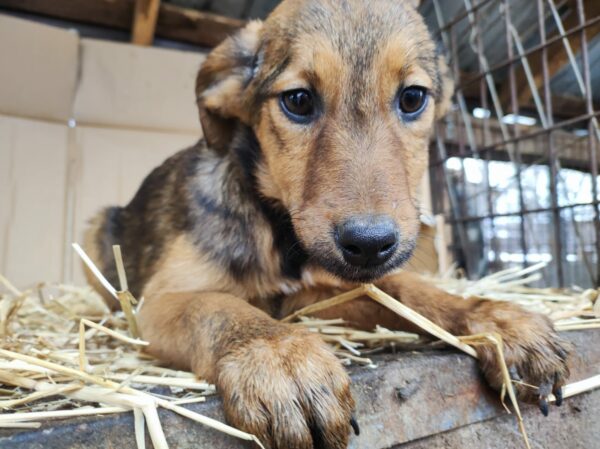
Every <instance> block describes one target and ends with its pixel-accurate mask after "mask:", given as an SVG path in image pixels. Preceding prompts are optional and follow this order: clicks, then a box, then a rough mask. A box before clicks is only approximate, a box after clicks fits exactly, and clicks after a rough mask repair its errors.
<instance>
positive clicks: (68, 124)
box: [0, 0, 600, 288]
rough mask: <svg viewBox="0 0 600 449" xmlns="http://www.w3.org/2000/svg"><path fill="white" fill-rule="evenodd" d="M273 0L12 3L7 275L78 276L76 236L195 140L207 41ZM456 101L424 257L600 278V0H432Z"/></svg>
mask: <svg viewBox="0 0 600 449" xmlns="http://www.w3.org/2000/svg"><path fill="white" fill-rule="evenodd" d="M399 1H400V0H399ZM277 3H278V1H275V0H163V1H159V0H137V1H134V0H53V1H47V0H0V58H1V60H2V67H1V68H0V273H4V274H5V275H7V276H8V277H9V278H10V279H12V280H13V282H14V283H16V284H17V285H20V286H23V285H27V284H31V283H35V282H39V281H57V280H58V281H64V282H82V277H81V272H80V268H79V264H78V263H76V262H75V261H74V258H73V254H72V250H71V248H70V243H71V242H73V241H80V240H81V233H82V230H83V228H84V226H85V222H86V220H87V219H88V218H89V217H90V216H91V215H92V214H93V213H94V212H95V211H96V210H98V209H99V208H100V207H102V206H106V205H109V204H125V203H126V202H127V201H128V200H129V199H130V198H131V196H132V195H133V193H134V192H135V190H136V188H137V186H138V185H139V183H140V182H141V180H142V179H143V177H144V176H145V175H146V174H147V173H148V172H149V171H150V169H151V168H152V167H154V166H155V165H157V164H158V163H160V161H161V160H163V159H164V158H166V157H167V156H169V155H171V154H173V153H174V152H176V151H177V150H178V149H181V148H184V147H185V146H188V145H190V144H192V143H193V142H194V141H195V140H197V139H198V138H199V137H200V135H201V131H200V127H199V123H198V119H197V112H196V109H195V104H194V93H193V86H194V77H195V73H196V71H197V69H198V67H199V66H200V64H201V62H202V60H203V58H204V55H205V54H206V52H208V51H210V49H211V48H212V47H214V46H215V45H217V44H218V43H219V42H221V41H222V40H223V39H224V38H225V37H226V36H228V35H230V34H231V33H234V32H235V31H236V30H237V29H239V28H240V27H241V26H243V25H244V23H245V22H246V21H247V20H249V19H253V18H263V17H265V16H266V15H267V14H268V13H269V12H270V11H271V10H272V8H274V7H275V6H276V4H277ZM419 9H420V11H421V13H422V14H423V16H424V17H425V20H426V22H427V24H428V26H429V28H430V30H431V33H432V35H433V36H434V37H435V39H436V41H437V42H438V43H439V47H440V50H441V51H443V52H445V53H446V54H447V56H448V59H449V63H450V67H451V70H452V73H453V75H454V78H455V80H456V84H457V91H456V96H455V102H454V107H453V110H452V111H451V113H450V114H449V115H448V116H447V117H446V119H445V120H443V121H442V123H440V124H439V125H438V126H437V128H436V133H435V139H433V140H432V143H431V146H430V163H431V166H430V173H429V175H430V176H429V177H428V180H427V181H426V182H427V183H428V184H427V185H426V186H425V187H424V191H425V196H426V198H425V201H424V211H423V212H424V214H423V221H424V222H425V226H424V229H425V231H426V233H427V235H428V236H430V237H431V238H430V241H431V245H432V250H431V251H426V252H424V253H420V254H417V257H416V258H415V262H414V263H415V264H416V265H418V266H419V267H420V268H422V269H429V270H440V271H442V272H443V271H446V270H449V269H451V267H452V266H457V267H458V268H459V269H461V270H462V271H463V272H464V273H465V274H466V275H467V276H469V277H470V278H480V277H482V276H485V275H487V274H490V273H494V272H497V271H499V270H502V269H506V268H510V267H518V268H527V267H532V266H535V265H537V264H541V263H543V264H545V268H544V270H543V271H542V273H543V277H542V279H541V280H540V281H538V285H540V286H553V287H563V286H569V287H572V286H579V287H582V288H587V287H592V286H598V284H599V282H600V264H599V262H598V256H599V254H600V210H599V201H600V194H599V192H598V189H599V185H598V181H599V180H598V164H599V156H598V150H599V148H600V131H599V129H598V118H599V115H600V1H598V0H422V1H421V2H420V6H419Z"/></svg>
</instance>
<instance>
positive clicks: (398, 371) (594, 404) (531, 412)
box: [0, 331, 600, 449]
mask: <svg viewBox="0 0 600 449" xmlns="http://www.w3.org/2000/svg"><path fill="white" fill-rule="evenodd" d="M565 335H566V337H567V338H569V339H570V340H571V341H573V343H574V344H575V346H576V348H577V354H578V356H577V357H576V360H575V363H574V367H573V376H572V380H573V381H575V380H580V379H583V378H586V377H589V376H591V375H594V374H597V373H600V331H582V332H570V333H567V334H565ZM376 361H377V364H378V368H377V369H368V368H353V369H352V370H351V371H352V377H353V380H354V382H353V391H354V396H355V398H356V402H357V410H356V416H357V420H358V422H359V423H360V426H361V431H362V432H361V435H360V436H359V437H353V439H352V442H351V445H350V448H351V449H367V448H368V449H387V448H392V447H394V448H403V447H406V448H410V449H424V448H438V447H444V448H445V449H459V448H460V449H470V448H473V449H475V448H486V449H487V448H490V449H495V448H505V447H515V448H516V447H521V444H522V442H521V440H520V435H519V433H518V429H517V425H516V421H515V419H514V416H512V415H510V416H508V415H506V412H505V411H504V409H503V408H502V406H501V405H500V404H499V400H498V395H497V394H496V393H495V392H492V391H490V390H489V389H488V387H487V386H485V384H484V383H483V382H482V379H481V378H480V374H479V371H478V369H477V365H476V362H475V361H474V360H472V359H471V358H469V357H468V356H465V355H463V354H457V353H455V352H452V351H426V352H421V353H399V354H395V355H393V354H388V355H384V356H379V357H377V358H376ZM599 399H600V392H599V391H595V392H592V393H587V394H584V395H582V396H579V397H575V398H570V399H568V400H566V401H565V404H564V405H563V407H562V408H556V407H552V409H551V414H550V416H549V417H548V418H544V417H543V416H542V415H541V413H540V412H539V410H537V408H536V407H532V406H524V407H523V409H524V410H523V411H524V415H525V424H526V427H527V429H528V431H529V435H530V437H531V439H532V441H533V442H534V446H533V447H538V448H539V447H544V448H546V449H559V448H565V447H569V448H571V449H575V448H591V447H594V446H593V444H592V442H593V441H599V440H598V438H599V437H600V429H599V428H598V426H597V425H595V423H594V422H593V420H594V419H595V417H597V416H598V413H599V412H600V403H599V401H598V400H599ZM191 408H193V409H194V410H195V411H198V412H200V413H203V414H205V415H208V416H211V417H214V418H217V419H222V418H223V416H222V413H221V404H220V400H219V399H218V398H216V397H215V398H212V399H210V400H209V401H207V402H206V403H204V404H199V405H194V406H192V407H191ZM161 419H162V422H163V427H164V429H165V432H166V435H167V440H168V442H169V444H170V447H171V448H173V449H183V448H211V449H233V448H240V447H250V446H244V443H242V442H240V441H238V440H235V439H233V438H231V437H229V436H226V435H223V434H221V433H219V432H216V431H213V430H210V429H207V428H206V427H203V426H201V425H199V424H195V423H192V422H190V421H188V420H186V419H184V418H181V417H179V416H177V415H174V414H172V413H170V412H166V411H165V412H162V413H161ZM592 424H594V425H592ZM567 441H568V444H567V443H566V442H567ZM147 444H148V447H151V446H150V442H149V441H148V443H147ZM0 447H1V448H3V449H42V448H43V449H55V448H56V449H59V448H60V449H84V448H86V449H109V448H115V447H118V448H120V449H134V448H135V447H136V446H135V441H134V435H133V417H132V415H131V414H125V415H119V416H110V417H102V418H87V419H76V420H67V421H62V422H54V423H51V424H49V423H45V424H44V425H43V427H42V428H41V429H38V430H35V431H31V430H24V431H8V430H3V431H2V432H0Z"/></svg>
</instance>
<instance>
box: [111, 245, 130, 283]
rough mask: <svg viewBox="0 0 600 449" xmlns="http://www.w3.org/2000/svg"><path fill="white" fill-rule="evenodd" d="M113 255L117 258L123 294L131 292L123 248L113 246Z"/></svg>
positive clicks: (116, 263)
mask: <svg viewBox="0 0 600 449" xmlns="http://www.w3.org/2000/svg"><path fill="white" fill-rule="evenodd" d="M112 249H113V254H114V256H115V265H116V266H117V275H118V276H119V285H120V287H121V291H122V292H126V291H127V290H129V286H128V284H127V276H126V274H125V264H124V263H123V255H122V254H121V246H120V245H113V247H112Z"/></svg>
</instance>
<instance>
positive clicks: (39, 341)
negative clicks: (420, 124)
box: [0, 266, 600, 449]
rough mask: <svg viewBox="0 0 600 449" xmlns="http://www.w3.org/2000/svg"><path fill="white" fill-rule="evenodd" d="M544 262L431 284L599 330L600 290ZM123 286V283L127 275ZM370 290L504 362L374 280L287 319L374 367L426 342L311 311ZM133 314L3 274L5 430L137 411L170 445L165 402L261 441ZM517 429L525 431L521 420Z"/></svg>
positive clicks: (0, 371) (158, 439)
mask: <svg viewBox="0 0 600 449" xmlns="http://www.w3.org/2000/svg"><path fill="white" fill-rule="evenodd" d="M541 268H542V267H541V266H536V267H531V268H529V269H527V270H516V269H511V270H506V271H504V272H502V273H497V274H494V275H492V276H489V277H487V278H485V279H482V280H480V281H476V282H471V281H467V280H465V279H461V278H458V277H456V276H451V275H445V276H442V277H441V278H439V277H438V278H435V283H436V284H437V285H439V286H441V287H442V288H445V289H446V290H448V291H450V292H452V293H455V294H458V295H463V296H471V295H477V296H483V297H488V298H490V299H494V300H506V301H514V302H518V303H519V304H522V305H523V306H525V307H527V308H529V309H532V310H536V311H538V312H542V313H546V314H548V315H549V316H550V317H551V318H552V319H553V320H554V321H555V322H556V324H557V327H558V328H559V329H562V330H568V329H585V328H592V327H600V319H599V318H600V313H599V312H600V311H599V310H598V307H599V306H600V301H596V299H597V297H598V291H596V290H586V291H578V290H572V291H556V290H548V289H532V288H528V287H526V286H525V285H526V284H527V283H529V282H532V281H534V280H537V277H538V276H539V275H538V274H537V273H536V272H537V271H538V270H539V269H541ZM121 274H123V273H121ZM123 278H124V276H123ZM122 283H123V284H125V287H126V281H125V279H122ZM125 290H126V288H125ZM117 293H118V292H117ZM365 294H366V295H368V296H370V297H371V298H373V300H375V301H378V302H380V303H381V304H382V305H384V306H385V307H388V308H390V309H391V310H392V311H394V312H395V313H398V314H399V315H401V316H403V317H405V318H407V319H410V320H411V321H413V322H414V323H416V324H417V325H419V326H420V327H422V328H424V329H426V330H427V331H429V332H430V333H431V334H432V335H434V336H436V337H438V338H440V339H441V340H443V341H445V342H446V343H448V344H451V345H454V346H455V347H457V348H459V349H461V350H463V351H465V352H467V353H469V354H470V355H472V356H476V353H475V351H474V350H473V348H472V346H470V345H475V344H493V345H495V347H496V348H497V353H498V357H499V358H500V359H501V360H502V357H503V356H502V350H501V348H502V345H501V341H498V339H497V338H496V336H493V335H484V336H477V337H476V338H474V339H473V338H470V339H468V340H464V339H459V338H457V337H455V336H452V335H450V334H448V333H447V332H445V331H444V330H443V329H440V328H439V327H437V326H435V325H434V324H433V323H431V322H429V321H428V320H426V319H425V318H424V317H422V316H420V315H418V314H416V313H415V312H413V311H412V310H410V309H408V308H406V307H405V306H403V305H402V304H400V303H398V302H397V301H395V300H394V299H393V298H391V297H389V296H388V295H386V294H385V293H384V292H381V291H380V290H378V289H377V288H376V287H374V286H372V285H365V286H362V287H360V288H359V289H357V290H355V291H353V292H348V293H345V294H343V295H340V296H338V297H336V298H332V299H330V300H327V301H324V302H321V303H318V304H317V305H314V306H312V307H310V308H307V309H303V310H302V311H299V312H298V313H296V314H294V315H293V316H291V317H288V319H287V321H293V320H296V319H297V320H299V321H298V324H297V325H299V326H305V327H307V328H308V329H310V330H312V331H314V332H318V333H320V334H321V335H322V336H323V338H324V339H325V340H326V341H327V342H328V343H329V344H331V345H332V346H333V348H334V350H335V352H336V354H337V355H338V356H339V357H340V358H341V359H342V360H343V361H344V362H346V363H360V364H364V365H367V366H372V367H374V365H373V363H372V361H371V360H370V359H369V358H368V355H369V354H371V353H373V352H376V351H381V350H383V349H385V348H390V347H392V348H411V349H415V348H419V347H421V346H423V345H424V344H428V343H425V342H424V341H423V340H422V339H421V338H420V337H419V336H417V335H415V334H410V333H405V332H393V331H390V330H387V329H384V328H377V329H375V330H374V331H373V332H364V331H358V330H355V329H351V328H349V327H347V326H346V325H345V323H344V322H343V321H342V320H316V319H311V318H307V316H310V314H311V313H314V312H315V311H316V310H319V309H322V308H326V307H329V306H331V305H333V304H339V303H342V302H346V301H350V300H352V299H353V298H354V297H356V296H358V295H365ZM120 297H121V296H120ZM121 299H123V298H122V297H121ZM138 306H139V304H138ZM133 319H135V318H134V317H133ZM131 320H132V314H131V313H129V314H127V315H126V314H125V313H123V312H119V313H111V312H109V310H108V308H107V307H106V306H105V304H104V302H103V301H102V300H101V298H100V297H99V296H98V295H97V294H96V293H95V292H94V291H92V289H91V288H89V287H75V286H70V285H60V284H52V285H45V284H42V285H37V286H35V287H34V288H31V289H28V290H26V291H19V290H18V289H17V288H15V287H14V286H13V285H12V284H11V283H10V282H9V281H8V280H7V279H5V278H3V277H1V276H0V338H1V339H2V345H1V349H0V383H1V384H2V385H3V387H2V388H0V410H2V414H0V427H9V428H22V427H33V428H35V427H39V426H40V425H41V422H42V421H45V420H48V419H55V418H65V417H73V416H84V415H96V414H108V413H123V412H131V411H133V413H134V415H135V420H134V422H135V437H136V441H137V443H138V447H139V448H144V438H145V437H144V434H145V431H146V428H147V430H148V432H149V434H150V437H151V440H152V442H153V445H154V447H155V448H156V449H166V448H167V447H168V446H167V443H166V440H165V437H164V433H163V430H162V427H161V423H160V421H159V418H158V414H157V408H159V407H163V408H167V409H170V410H172V411H174V412H176V413H179V414H181V415H183V416H185V417H187V418H189V419H191V420H194V421H196V422H199V423H202V424H204V425H208V426H210V427H213V428H216V429H218V430H220V431H223V432H226V433H229V434H231V435H234V436H236V437H238V438H242V439H245V440H253V441H255V442H257V443H258V444H259V445H260V443H259V442H258V441H257V439H256V438H255V437H254V436H252V435H249V434H247V433H244V432H241V431H239V430H236V429H233V428H231V427H229V426H226V425H225V424H222V423H219V422H217V421H215V420H213V419H210V418H208V417H205V416H202V415H199V414H197V413H194V412H191V411H189V410H187V409H185V408H183V407H181V405H182V404H189V403H193V402H201V401H204V400H205V398H206V396H207V395H211V394H213V393H214V392H215V389H214V387H213V386H212V385H209V384H207V383H206V382H203V381H201V380H198V379H196V378H195V377H194V375H193V374H191V373H187V372H181V371H175V370H171V369H167V368H164V367H161V366H159V365H158V364H157V362H156V361H155V360H152V359H151V358H149V357H148V356H146V355H144V353H143V348H144V346H145V345H146V344H147V343H146V342H143V341H141V340H139V339H137V338H134V336H133V335H135V332H132V321H131ZM132 334H133V335H132ZM466 343H468V345H467V344H466ZM374 368H375V367H374ZM505 379H507V384H506V393H508V395H509V397H510V398H511V402H513V408H514V409H515V411H516V415H517V416H518V417H519V419H520V412H519V410H518V404H517V403H516V400H515V398H514V394H513V393H512V386H511V383H510V379H509V377H508V373H506V377H505ZM597 386H598V379H595V380H590V381H589V382H587V383H586V384H585V385H582V384H580V385H575V386H570V387H568V388H567V389H566V390H567V391H565V396H569V395H572V394H576V393H578V392H580V391H581V390H583V391H585V390H587V389H590V388H593V387H597ZM569 388H571V389H570V390H569ZM520 426H521V429H522V431H523V433H524V428H523V426H522V421H520ZM527 445H528V443H527ZM261 447H262V446H261Z"/></svg>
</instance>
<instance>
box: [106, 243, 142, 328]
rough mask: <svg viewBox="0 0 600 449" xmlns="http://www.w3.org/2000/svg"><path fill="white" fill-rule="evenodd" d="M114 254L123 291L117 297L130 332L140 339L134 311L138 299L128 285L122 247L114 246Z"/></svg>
mask: <svg viewBox="0 0 600 449" xmlns="http://www.w3.org/2000/svg"><path fill="white" fill-rule="evenodd" d="M112 248H113V254H114V256H115V265H116V267H117V275H118V276H119V284H120V286H121V290H120V291H118V292H117V297H118V299H119V302H120V303H121V309H122V310H123V313H124V314H125V318H126V319H127V324H128V325H129V332H130V333H131V335H132V336H133V337H134V338H139V337H140V332H139V330H138V325H137V321H136V319H135V313H134V311H133V305H134V304H137V301H136V299H135V298H134V297H133V295H132V294H131V292H130V291H129V286H128V284H127V275H126V274H125V264H124V263H123V256H122V254H121V247H120V246H119V245H113V247H112Z"/></svg>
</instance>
